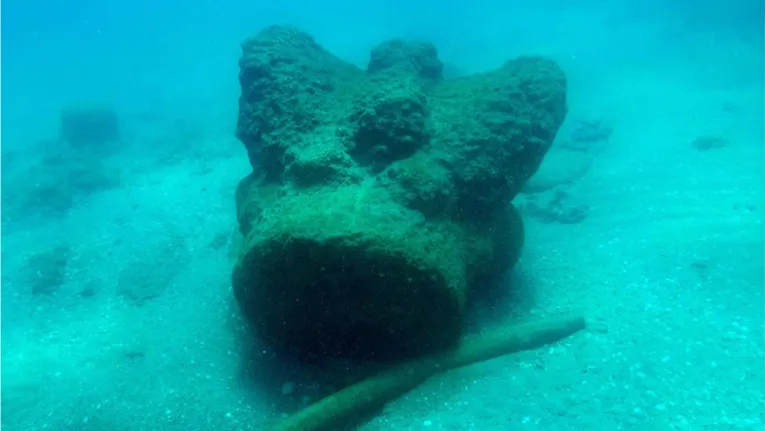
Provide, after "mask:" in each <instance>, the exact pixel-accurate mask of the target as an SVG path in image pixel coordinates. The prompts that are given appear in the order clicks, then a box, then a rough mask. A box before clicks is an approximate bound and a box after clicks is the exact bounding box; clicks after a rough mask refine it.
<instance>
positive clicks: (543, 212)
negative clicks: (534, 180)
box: [519, 190, 590, 224]
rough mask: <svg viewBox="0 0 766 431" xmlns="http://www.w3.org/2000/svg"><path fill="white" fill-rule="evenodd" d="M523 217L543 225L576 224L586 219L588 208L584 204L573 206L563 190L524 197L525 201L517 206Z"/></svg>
mask: <svg viewBox="0 0 766 431" xmlns="http://www.w3.org/2000/svg"><path fill="white" fill-rule="evenodd" d="M519 207H520V208H521V210H522V212H523V214H524V215H527V216H530V217H534V218H536V219H538V220H541V221H543V222H545V223H560V224H578V223H581V222H583V221H584V220H585V219H586V218H587V217H588V212H589V211H590V207H589V206H588V205H585V204H573V203H571V202H570V196H569V194H568V193H567V192H565V191H563V190H555V191H553V192H551V193H545V194H544V196H543V195H542V194H537V195H526V200H525V202H523V203H520V204H519Z"/></svg>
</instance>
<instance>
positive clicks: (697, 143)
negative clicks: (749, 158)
mask: <svg viewBox="0 0 766 431" xmlns="http://www.w3.org/2000/svg"><path fill="white" fill-rule="evenodd" d="M692 146H693V147H694V148H695V149H696V150H697V151H707V150H714V149H718V148H724V147H728V146H729V141H728V140H727V139H725V138H722V137H720V136H700V137H698V138H697V139H695V140H694V141H692Z"/></svg>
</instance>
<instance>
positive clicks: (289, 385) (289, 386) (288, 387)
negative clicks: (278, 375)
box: [282, 382, 295, 395]
mask: <svg viewBox="0 0 766 431" xmlns="http://www.w3.org/2000/svg"><path fill="white" fill-rule="evenodd" d="M294 391H295V383H293V382H285V384H283V385H282V395H290V394H292V393H293V392H294Z"/></svg>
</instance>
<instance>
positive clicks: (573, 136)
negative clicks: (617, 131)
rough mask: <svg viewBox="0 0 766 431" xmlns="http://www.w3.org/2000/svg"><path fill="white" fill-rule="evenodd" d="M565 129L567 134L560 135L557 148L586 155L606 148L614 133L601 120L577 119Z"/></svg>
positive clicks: (606, 122) (609, 125)
mask: <svg viewBox="0 0 766 431" xmlns="http://www.w3.org/2000/svg"><path fill="white" fill-rule="evenodd" d="M566 129H568V130H569V133H564V134H562V135H561V136H562V140H561V142H560V144H559V147H560V148H566V149H568V150H574V151H582V152H586V153H588V152H590V153H592V152H598V151H600V150H602V149H603V148H604V147H606V144H607V143H608V142H609V138H610V137H611V136H612V132H613V131H614V128H613V127H612V124H611V123H610V122H609V121H607V120H605V119H602V118H599V119H589V118H578V119H576V120H574V121H573V122H572V124H571V126H570V127H566Z"/></svg>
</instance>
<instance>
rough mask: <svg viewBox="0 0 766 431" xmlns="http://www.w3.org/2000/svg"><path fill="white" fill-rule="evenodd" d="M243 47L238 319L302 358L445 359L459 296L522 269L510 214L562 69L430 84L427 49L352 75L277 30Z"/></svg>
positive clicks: (552, 126) (511, 70)
mask: <svg viewBox="0 0 766 431" xmlns="http://www.w3.org/2000/svg"><path fill="white" fill-rule="evenodd" d="M242 48H243V54H242V57H241V59H240V75H239V79H240V84H241V89H242V93H241V97H240V101H239V118H238V124H237V135H238V137H239V139H240V140H241V141H242V142H243V143H244V145H245V147H246V149H247V153H248V156H249V159H250V163H251V165H252V167H253V171H252V173H251V174H250V175H248V176H247V177H245V178H244V179H242V181H241V182H240V184H239V186H238V188H237V193H236V204H237V220H238V224H239V230H240V232H241V234H242V236H243V237H244V241H243V246H242V248H241V250H240V251H239V254H238V256H237V263H236V264H235V267H234V270H233V275H232V281H233V288H234V293H235V297H236V299H237V302H238V304H239V305H240V307H241V309H242V311H243V313H244V315H245V316H246V317H247V319H248V320H249V321H250V322H252V323H253V325H254V327H255V329H256V330H257V332H258V333H259V335H260V336H261V337H262V339H263V340H264V341H265V342H266V343H267V344H268V345H270V346H271V347H272V348H274V349H275V350H277V351H279V352H281V353H286V354H290V355H293V356H297V357H299V358H302V359H311V358H321V357H351V358H359V359H372V360H402V359H410V358H419V357H423V356H424V355H432V354H440V353H444V352H449V351H450V350H451V349H454V348H455V346H457V345H458V344H459V340H460V338H461V335H462V334H461V328H462V320H463V317H464V311H465V309H466V303H467V301H468V300H469V299H470V297H471V295H473V294H475V293H476V292H477V290H478V289H480V286H482V285H484V284H486V283H487V282H488V281H491V280H492V279H494V278H496V277H498V276H499V275H501V274H502V273H503V272H504V271H505V270H507V269H508V268H509V267H510V266H512V265H513V264H514V263H515V262H516V260H517V259H518V257H519V254H520V251H521V248H522V245H523V239H524V233H523V226H522V222H521V219H520V217H519V215H518V214H517V212H516V210H515V209H514V208H513V206H512V205H511V204H510V202H511V199H512V198H513V197H514V196H515V195H516V194H517V193H518V192H519V191H520V190H521V189H522V187H523V186H524V183H525V182H526V181H527V179H529V178H530V177H531V176H532V174H533V173H534V172H535V171H536V170H537V168H538V167H539V165H540V163H541V161H542V159H543V156H544V155H545V153H546V151H547V150H548V149H549V148H550V146H551V144H552V142H553V139H554V137H555V135H556V133H557V131H558V129H559V127H560V126H561V124H562V122H563V121H564V117H565V116H566V112H567V106H566V82H565V77H564V73H563V72H562V71H561V69H560V68H559V67H558V66H557V65H556V64H555V63H554V62H553V61H550V60H547V59H544V58H539V57H522V58H518V59H516V60H511V61H508V62H507V63H505V64H504V65H503V66H502V67H500V68H499V69H497V70H494V71H491V72H487V73H482V74H477V75H473V76H469V77H463V78H458V79H454V80H445V79H443V77H442V63H441V61H440V60H439V59H438V57H437V53H436V49H435V48H434V47H433V46H432V45H430V44H427V43H416V42H405V41H400V40H394V41H390V42H385V43H383V44H381V45H379V46H378V47H376V48H375V49H373V50H372V53H371V58H370V61H369V64H368V66H367V68H366V70H362V69H360V68H358V67H355V66H353V65H351V64H348V63H346V62H344V61H342V60H340V59H338V58H337V57H335V56H334V55H332V54H331V53H329V52H328V51H326V50H325V49H324V48H322V47H321V46H320V45H319V44H317V43H316V42H315V41H314V40H313V39H312V37H311V36H309V35H307V34H305V33H303V32H301V31H299V30H297V29H295V28H291V27H282V26H273V27H269V28H266V29H265V30H263V31H262V32H261V33H260V34H258V35H257V36H255V37H253V38H251V39H249V40H247V41H245V42H244V44H243V47H242Z"/></svg>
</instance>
